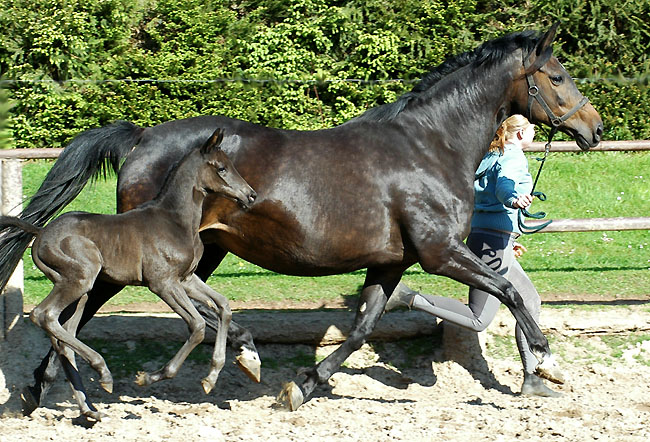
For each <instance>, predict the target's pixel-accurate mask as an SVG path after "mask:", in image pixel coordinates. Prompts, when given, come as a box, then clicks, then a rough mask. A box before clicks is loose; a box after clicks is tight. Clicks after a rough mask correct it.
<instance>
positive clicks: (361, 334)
mask: <svg viewBox="0 0 650 442" xmlns="http://www.w3.org/2000/svg"><path fill="white" fill-rule="evenodd" d="M403 272H404V268H401V267H400V268H399V269H395V268H392V269H386V268H374V269H368V272H367V274H366V281H365V283H364V288H363V291H362V292H361V297H360V298H359V303H358V305H357V314H356V316H355V318H354V325H353V327H352V330H351V331H350V334H349V336H348V338H347V339H346V340H345V342H343V344H341V346H340V347H339V348H337V349H336V350H335V351H334V352H333V353H332V354H330V355H329V356H328V357H327V358H325V359H323V360H322V361H321V362H320V363H319V364H318V365H316V366H315V367H313V368H311V369H309V370H308V371H306V372H304V373H303V375H304V376H305V379H304V381H303V382H302V383H301V384H300V385H298V384H296V382H293V381H292V382H289V383H288V384H286V385H285V387H284V389H283V390H282V391H281V392H280V394H279V395H278V402H280V403H281V404H282V405H284V406H285V407H287V408H289V409H290V410H291V411H294V410H296V409H297V408H298V407H300V405H302V404H303V402H304V400H305V399H306V398H308V397H309V395H311V393H312V392H313V391H314V389H315V388H316V386H317V385H318V384H322V383H325V382H327V380H328V379H329V378H330V377H331V376H332V375H333V374H334V373H335V372H336V371H337V370H338V369H339V368H340V367H341V365H342V364H343V362H344V361H345V360H346V359H347V358H348V357H349V356H350V355H351V354H352V353H353V352H355V351H356V350H358V349H359V348H361V346H362V345H363V344H364V343H365V342H366V339H367V338H368V336H369V335H370V333H372V331H373V330H374V328H375V325H376V324H377V321H379V318H381V315H382V313H383V312H384V307H385V305H386V301H387V300H388V296H390V294H391V293H392V292H393V290H394V289H395V287H396V286H397V284H398V283H399V280H400V278H401V277H402V273H403Z"/></svg>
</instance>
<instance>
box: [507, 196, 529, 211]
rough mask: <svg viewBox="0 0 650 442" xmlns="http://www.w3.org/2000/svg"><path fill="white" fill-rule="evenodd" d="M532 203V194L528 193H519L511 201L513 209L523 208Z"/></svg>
mask: <svg viewBox="0 0 650 442" xmlns="http://www.w3.org/2000/svg"><path fill="white" fill-rule="evenodd" d="M532 203H533V196H532V195H530V194H526V195H521V196H519V197H518V198H517V199H516V200H514V202H513V203H512V207H514V208H515V209H525V208H526V207H528V206H530V205H531V204H532Z"/></svg>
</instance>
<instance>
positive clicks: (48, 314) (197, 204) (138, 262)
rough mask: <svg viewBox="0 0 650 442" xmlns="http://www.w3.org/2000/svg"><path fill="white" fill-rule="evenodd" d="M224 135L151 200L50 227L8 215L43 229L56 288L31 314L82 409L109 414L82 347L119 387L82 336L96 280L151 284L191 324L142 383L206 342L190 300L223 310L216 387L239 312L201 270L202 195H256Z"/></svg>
mask: <svg viewBox="0 0 650 442" xmlns="http://www.w3.org/2000/svg"><path fill="white" fill-rule="evenodd" d="M222 139H223V132H222V131H221V130H217V131H215V132H214V134H213V135H212V136H211V137H210V138H209V139H208V141H207V142H206V143H205V144H204V145H203V146H202V147H201V148H200V149H195V150H193V151H191V152H190V153H188V154H187V155H186V156H185V157H184V158H183V159H182V160H181V161H180V162H179V164H178V166H177V167H176V168H175V169H174V170H173V171H172V172H171V174H170V176H169V178H168V180H167V183H166V185H165V186H164V187H163V189H162V190H161V192H160V194H159V195H158V196H157V197H156V198H155V199H154V200H153V201H151V202H150V203H147V204H144V205H143V206H141V207H140V208H136V209H134V210H131V211H129V212H126V213H121V214H117V215H100V214H92V213H86V212H70V213H66V214H64V215H62V216H60V217H59V218H57V219H56V220H54V221H52V222H51V223H49V224H48V225H47V226H46V227H44V228H42V229H39V228H37V227H35V226H33V225H31V224H29V223H27V222H25V221H23V220H21V219H19V218H15V217H5V216H3V217H1V218H0V229H2V228H5V227H8V226H16V227H19V228H21V229H23V230H25V231H27V232H29V233H32V234H34V235H36V240H35V242H34V245H33V247H32V256H33V258H34V263H35V264H36V265H37V266H38V268H39V269H41V271H42V272H43V273H44V274H45V276H47V277H48V279H50V281H52V282H53V283H54V287H53V289H52V291H51V292H50V294H49V295H48V296H47V297H46V298H45V299H44V300H43V301H42V302H41V303H40V304H39V305H38V306H37V307H36V308H35V309H34V310H33V311H32V313H31V315H30V318H31V320H32V321H33V322H34V323H35V324H36V325H38V326H39V327H41V328H43V329H44V330H45V331H46V332H47V333H48V335H49V336H50V339H51V340H52V345H53V347H54V348H55V350H56V351H57V353H58V355H59V358H60V359H61V362H62V364H63V368H64V370H65V373H66V376H67V378H68V381H69V382H70V385H71V387H72V389H73V392H74V395H75V398H76V399H77V402H78V403H79V407H80V408H81V412H82V414H83V415H86V416H88V417H91V418H94V419H97V420H100V419H101V414H100V413H99V412H98V411H97V409H96V408H95V407H94V406H93V405H92V403H90V401H89V400H88V399H87V397H86V394H85V391H84V388H83V385H82V382H81V378H80V376H79V373H78V371H77V369H76V366H75V358H74V353H77V354H79V355H80V356H81V357H82V358H84V359H85V360H86V361H87V362H88V363H89V364H90V366H91V367H93V369H95V370H96V371H97V372H98V373H99V376H100V380H99V382H100V384H101V386H102V387H103V388H104V389H105V390H106V391H108V392H111V391H112V389H113V379H112V376H111V373H110V371H109V369H108V367H107V365H106V362H105V361H104V359H103V358H102V356H101V355H100V354H99V353H97V352H96V351H94V350H93V349H91V348H90V347H89V346H87V345H86V344H84V343H83V342H81V341H80V340H79V339H78V338H77V337H76V336H75V333H76V329H77V324H78V322H79V320H80V318H81V314H82V312H83V309H84V305H85V304H86V302H87V300H88V293H89V292H90V289H91V288H92V287H93V285H94V283H95V280H97V279H99V280H102V281H108V282H111V283H119V284H123V285H144V286H147V287H148V288H149V289H150V290H151V291H152V292H154V293H155V294H157V295H158V296H159V297H160V298H161V299H162V300H163V301H165V302H166V303H167V304H168V305H169V306H170V307H171V308H172V309H173V310H174V311H175V312H176V313H178V314H179V315H180V316H181V317H182V318H183V319H184V320H185V322H186V323H187V325H188V327H189V329H190V336H189V338H188V339H187V341H186V342H185V344H184V345H183V346H182V347H181V349H180V350H179V351H178V352H177V353H176V355H175V356H174V357H173V358H172V359H171V360H170V361H169V362H168V363H167V364H166V365H165V366H164V367H162V368H161V369H160V370H157V371H155V372H153V373H145V372H141V373H139V374H138V377H137V380H136V382H137V383H138V384H140V385H149V384H151V383H153V382H157V381H159V380H162V379H168V378H172V377H174V376H175V375H176V373H177V372H178V370H179V368H180V366H181V364H182V363H183V361H184V360H185V358H186V357H187V356H188V354H189V353H190V352H191V351H192V349H194V347H196V346H197V345H198V344H199V343H201V342H202V341H203V338H204V333H205V320H204V319H203V318H202V317H201V315H200V314H199V313H198V311H197V310H196V308H195V307H194V305H193V304H192V302H191V300H190V298H191V299H193V300H196V301H198V302H200V303H201V304H203V305H205V306H208V307H209V308H211V309H212V310H213V311H214V312H216V313H217V316H218V318H219V326H218V330H217V337H216V342H215V346H214V353H213V356H212V362H211V368H210V372H209V374H208V376H206V377H205V378H204V379H203V380H202V385H203V389H204V390H205V392H206V393H209V392H210V390H212V388H213V387H214V385H215V383H216V381H217V377H218V375H219V372H220V371H221V369H222V368H223V366H224V363H225V358H226V336H227V331H228V326H229V324H230V319H231V312H230V307H229V306H228V300H227V299H226V298H225V297H224V296H222V295H220V294H218V293H216V292H215V291H214V290H212V289H211V288H210V287H209V286H208V285H207V284H205V283H204V282H203V281H202V280H201V279H200V278H199V277H198V276H196V275H195V274H194V271H195V270H196V266H197V263H198V262H199V259H200V258H201V255H202V253H203V243H202V242H201V240H200V238H199V227H200V223H201V210H202V205H203V200H204V198H205V196H206V195H207V194H208V193H218V194H220V195H223V196H224V197H227V198H230V199H234V200H236V201H237V202H238V203H239V204H240V205H241V206H242V207H243V208H248V207H249V205H250V204H252V203H253V201H254V200H255V198H256V194H255V192H254V191H253V189H252V188H251V187H250V186H249V185H248V183H247V182H246V181H245V180H244V179H243V178H242V177H241V176H240V175H239V173H238V172H237V170H236V169H235V168H234V166H233V165H232V163H231V162H230V160H229V159H228V157H227V156H226V154H225V153H224V152H223V151H222V150H221V148H220V144H221V141H222ZM75 303H77V305H76V311H75V313H74V314H73V315H72V317H71V318H70V319H69V320H68V321H66V322H65V323H64V324H63V325H61V324H60V323H59V316H60V314H61V312H62V311H63V310H64V309H65V308H66V307H68V306H72V305H74V304H75ZM73 352H74V353H73Z"/></svg>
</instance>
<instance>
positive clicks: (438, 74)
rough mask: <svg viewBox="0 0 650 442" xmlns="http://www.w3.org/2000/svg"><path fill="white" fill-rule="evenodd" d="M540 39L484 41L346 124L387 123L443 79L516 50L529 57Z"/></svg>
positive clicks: (523, 35)
mask: <svg viewBox="0 0 650 442" xmlns="http://www.w3.org/2000/svg"><path fill="white" fill-rule="evenodd" d="M539 38H540V34H539V33H538V32H536V31H522V32H515V33H512V34H508V35H505V36H503V37H499V38H496V39H494V40H490V41H487V42H485V43H483V44H481V45H480V46H478V47H477V48H475V49H473V50H471V51H467V52H463V53H462V54H459V55H456V56H454V57H450V58H448V59H447V60H445V61H444V62H443V63H442V64H440V65H438V66H437V67H435V68H433V70H431V71H430V72H429V73H428V74H426V75H425V76H424V77H422V79H421V80H420V82H418V83H417V84H416V85H415V86H414V87H413V89H412V90H411V91H410V92H407V93H405V94H404V95H402V96H401V97H399V98H398V99H397V101H395V102H394V103H387V104H383V105H381V106H377V107H374V108H371V109H368V110H367V111H366V112H364V113H363V114H361V115H359V116H358V117H355V118H353V119H352V120H350V121H349V122H359V121H376V122H384V121H390V120H392V119H394V118H395V117H396V116H397V115H398V114H399V113H400V112H402V111H403V110H404V109H405V108H406V107H407V106H408V104H409V103H410V102H411V101H412V100H414V99H416V98H418V97H421V96H422V95H423V94H424V93H425V92H426V91H428V90H429V89H431V88H432V87H433V86H434V85H435V84H437V83H438V82H439V81H440V80H441V79H442V78H443V77H445V76H447V75H449V74H452V73H454V72H456V71H457V70H458V69H460V68H462V67H464V66H468V65H470V64H473V65H474V66H475V67H478V66H484V67H490V66H494V65H496V64H497V63H499V62H501V61H502V60H503V59H504V58H506V57H507V56H509V55H510V54H511V53H512V52H514V51H515V50H517V49H523V51H524V52H525V53H529V52H530V51H532V50H533V48H534V47H535V45H536V44H537V41H538V40H539Z"/></svg>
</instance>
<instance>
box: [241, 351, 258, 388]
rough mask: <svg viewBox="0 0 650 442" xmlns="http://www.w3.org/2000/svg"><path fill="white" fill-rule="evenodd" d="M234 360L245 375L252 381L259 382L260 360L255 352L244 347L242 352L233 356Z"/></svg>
mask: <svg viewBox="0 0 650 442" xmlns="http://www.w3.org/2000/svg"><path fill="white" fill-rule="evenodd" d="M235 361H237V365H238V366H239V368H240V369H241V371H243V372H244V373H245V374H246V376H248V377H249V378H250V379H251V380H252V381H255V382H260V379H261V377H262V373H261V371H262V370H261V369H262V362H261V361H260V357H259V355H258V354H257V353H256V352H254V351H252V350H249V349H247V348H244V349H243V350H242V352H241V353H240V354H239V355H237V357H235Z"/></svg>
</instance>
